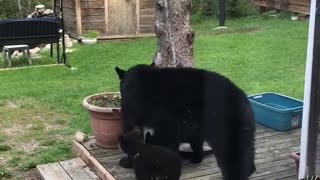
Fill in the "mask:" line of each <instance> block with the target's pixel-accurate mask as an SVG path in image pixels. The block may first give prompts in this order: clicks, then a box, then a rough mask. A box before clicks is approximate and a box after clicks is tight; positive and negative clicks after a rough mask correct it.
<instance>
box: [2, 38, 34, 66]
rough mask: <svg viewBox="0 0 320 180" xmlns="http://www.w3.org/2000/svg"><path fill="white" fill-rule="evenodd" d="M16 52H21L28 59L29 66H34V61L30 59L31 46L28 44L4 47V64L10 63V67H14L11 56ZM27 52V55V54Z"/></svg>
mask: <svg viewBox="0 0 320 180" xmlns="http://www.w3.org/2000/svg"><path fill="white" fill-rule="evenodd" d="M15 50H21V51H22V52H23V55H24V56H26V55H27V57H28V60H29V64H32V60H31V57H30V51H29V46H28V45H26V44H22V45H9V46H4V47H3V53H2V54H3V59H4V62H6V61H8V66H9V67H10V66H11V65H12V63H11V54H12V52H13V51H15ZM26 51H27V53H26ZM7 54H8V59H7Z"/></svg>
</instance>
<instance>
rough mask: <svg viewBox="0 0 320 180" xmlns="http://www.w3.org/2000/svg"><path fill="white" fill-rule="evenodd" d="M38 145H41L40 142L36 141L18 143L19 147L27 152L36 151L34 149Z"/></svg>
mask: <svg viewBox="0 0 320 180" xmlns="http://www.w3.org/2000/svg"><path fill="white" fill-rule="evenodd" d="M38 147H39V143H38V142H35V141H31V142H24V143H20V144H18V145H17V149H19V150H22V151H24V152H26V153H27V154H30V153H32V152H34V150H35V149H36V148H38Z"/></svg>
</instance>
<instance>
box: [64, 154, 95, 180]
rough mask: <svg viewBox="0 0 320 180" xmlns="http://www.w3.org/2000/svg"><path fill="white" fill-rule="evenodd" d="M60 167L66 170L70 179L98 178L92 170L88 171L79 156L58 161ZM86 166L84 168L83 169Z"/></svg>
mask: <svg viewBox="0 0 320 180" xmlns="http://www.w3.org/2000/svg"><path fill="white" fill-rule="evenodd" d="M59 164H60V165H61V167H62V168H63V169H64V170H65V171H66V172H67V174H68V175H69V176H70V177H71V179H75V180H76V179H86V180H92V179H99V178H98V176H96V175H95V174H94V173H93V172H92V171H90V170H89V169H88V168H87V167H88V166H87V165H86V163H84V162H83V160H82V159H81V158H74V159H70V160H66V161H61V162H59ZM85 168H86V169H85Z"/></svg>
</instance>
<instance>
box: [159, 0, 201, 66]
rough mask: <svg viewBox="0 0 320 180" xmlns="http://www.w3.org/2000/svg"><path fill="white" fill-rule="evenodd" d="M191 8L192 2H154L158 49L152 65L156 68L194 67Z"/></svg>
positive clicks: (186, 0)
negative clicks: (190, 21) (190, 19)
mask: <svg viewBox="0 0 320 180" xmlns="http://www.w3.org/2000/svg"><path fill="white" fill-rule="evenodd" d="M191 8H192V0H155V12H156V22H155V27H154V28H155V34H156V36H157V38H158V47H157V52H156V54H155V56H154V59H153V63H154V64H155V65H156V66H159V67H194V62H193V42H194V36H195V34H194V32H193V31H192V29H191V27H190V23H189V17H190V14H191Z"/></svg>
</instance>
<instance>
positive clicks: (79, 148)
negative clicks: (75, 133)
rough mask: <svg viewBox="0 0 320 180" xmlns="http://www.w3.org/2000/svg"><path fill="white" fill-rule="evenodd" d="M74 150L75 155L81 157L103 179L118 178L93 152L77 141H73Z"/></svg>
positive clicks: (113, 179)
mask: <svg viewBox="0 0 320 180" xmlns="http://www.w3.org/2000/svg"><path fill="white" fill-rule="evenodd" d="M72 152H73V156H74V157H80V158H81V159H82V160H83V161H84V162H85V163H86V164H87V165H88V166H89V167H90V168H91V169H92V170H93V171H94V172H96V174H97V175H98V177H99V178H101V179H102V180H116V179H115V178H114V177H113V176H112V174H111V173H110V172H109V171H108V170H106V169H105V168H104V167H103V166H102V165H101V164H100V162H99V161H97V160H96V159H95V158H94V157H93V156H92V155H91V153H90V152H89V151H88V150H87V149H86V148H85V147H83V145H82V144H80V143H78V142H77V141H75V140H74V141H73V145H72Z"/></svg>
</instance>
